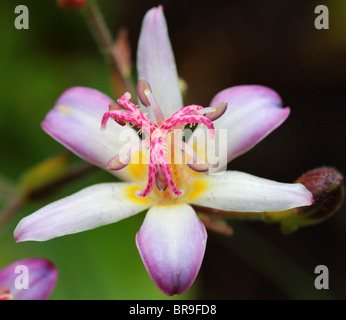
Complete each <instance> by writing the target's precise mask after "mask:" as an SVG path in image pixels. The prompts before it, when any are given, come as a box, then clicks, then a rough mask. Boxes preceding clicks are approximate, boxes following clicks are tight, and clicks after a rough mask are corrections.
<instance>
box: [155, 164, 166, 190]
mask: <svg viewBox="0 0 346 320" xmlns="http://www.w3.org/2000/svg"><path fill="white" fill-rule="evenodd" d="M156 187H157V189H159V190H160V191H165V190H166V189H167V182H166V179H165V175H164V174H163V172H162V170H161V167H160V166H159V165H158V166H157V173H156Z"/></svg>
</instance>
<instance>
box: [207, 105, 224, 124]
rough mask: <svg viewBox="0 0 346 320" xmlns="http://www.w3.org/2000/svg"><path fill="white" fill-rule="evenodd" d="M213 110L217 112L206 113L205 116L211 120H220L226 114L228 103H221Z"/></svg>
mask: <svg viewBox="0 0 346 320" xmlns="http://www.w3.org/2000/svg"><path fill="white" fill-rule="evenodd" d="M212 108H213V109H215V111H214V112H211V113H206V115H205V116H206V117H207V118H208V119H209V120H211V121H214V120H216V119H218V118H220V117H221V116H222V115H223V114H224V113H225V112H226V109H227V102H220V103H218V104H217V105H215V106H213V107H212ZM207 109H208V108H207Z"/></svg>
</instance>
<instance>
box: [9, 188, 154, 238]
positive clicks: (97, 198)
mask: <svg viewBox="0 0 346 320" xmlns="http://www.w3.org/2000/svg"><path fill="white" fill-rule="evenodd" d="M135 190H136V187H135V186H133V185H132V184H130V183H102V184H97V185H94V186H91V187H88V188H85V189H83V190H81V191H79V192H77V193H75V194H73V195H71V196H68V197H66V198H63V199H61V200H58V201H56V202H53V203H51V204H49V205H47V206H45V207H43V208H42V209H40V210H38V211H36V212H35V213H33V214H31V215H29V216H27V217H25V218H24V219H22V220H21V221H20V222H19V224H18V226H17V227H16V229H15V231H14V238H15V239H16V241H17V242H19V241H27V240H34V241H45V240H49V239H52V238H56V237H60V236H63V235H66V234H72V233H77V232H81V231H85V230H89V229H94V228H97V227H99V226H103V225H106V224H110V223H113V222H117V221H119V220H122V219H124V218H127V217H129V216H132V215H134V214H136V213H138V212H140V211H143V210H145V209H147V208H148V207H149V206H150V201H149V200H148V199H138V198H137V197H136V196H135V195H134V191H135Z"/></svg>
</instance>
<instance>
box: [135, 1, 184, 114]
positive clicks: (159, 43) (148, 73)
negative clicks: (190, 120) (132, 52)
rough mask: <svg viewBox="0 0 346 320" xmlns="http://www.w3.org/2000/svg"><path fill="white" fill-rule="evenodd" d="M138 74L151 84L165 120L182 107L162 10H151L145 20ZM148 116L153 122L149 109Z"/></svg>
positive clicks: (139, 50) (138, 56) (160, 8)
mask: <svg viewBox="0 0 346 320" xmlns="http://www.w3.org/2000/svg"><path fill="white" fill-rule="evenodd" d="M137 71H138V78H144V79H145V80H146V81H148V83H149V84H150V86H151V88H152V92H153V95H154V96H155V99H156V100H157V103H158V104H159V106H160V108H161V110H162V112H163V115H164V117H165V119H168V117H169V114H173V113H174V112H176V111H177V110H179V109H180V108H182V107H183V100H182V95H181V91H180V87H179V80H178V73H177V69H176V64H175V59H174V54H173V51H172V46H171V42H170V40H169V36H168V31H167V24H166V19H165V17H164V14H163V8H162V6H159V7H157V8H153V9H151V10H149V11H148V12H147V13H146V15H145V17H144V19H143V23H142V29H141V33H140V37H139V42H138V51H137ZM146 111H147V110H146ZM148 112H149V116H150V118H151V120H154V119H155V117H154V115H153V113H152V110H150V109H148Z"/></svg>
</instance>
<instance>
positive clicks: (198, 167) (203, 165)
mask: <svg viewBox="0 0 346 320" xmlns="http://www.w3.org/2000/svg"><path fill="white" fill-rule="evenodd" d="M174 144H175V145H176V146H177V147H179V148H180V149H182V150H183V151H184V152H185V153H187V154H188V155H189V156H191V157H192V159H188V160H187V162H186V164H187V166H188V167H189V168H190V169H192V170H194V171H197V172H205V171H208V169H209V167H210V164H209V163H208V162H207V161H206V160H202V159H201V157H200V156H199V155H198V154H197V152H195V150H193V149H192V148H191V147H190V146H189V145H188V144H187V143H185V142H184V141H182V140H174Z"/></svg>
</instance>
